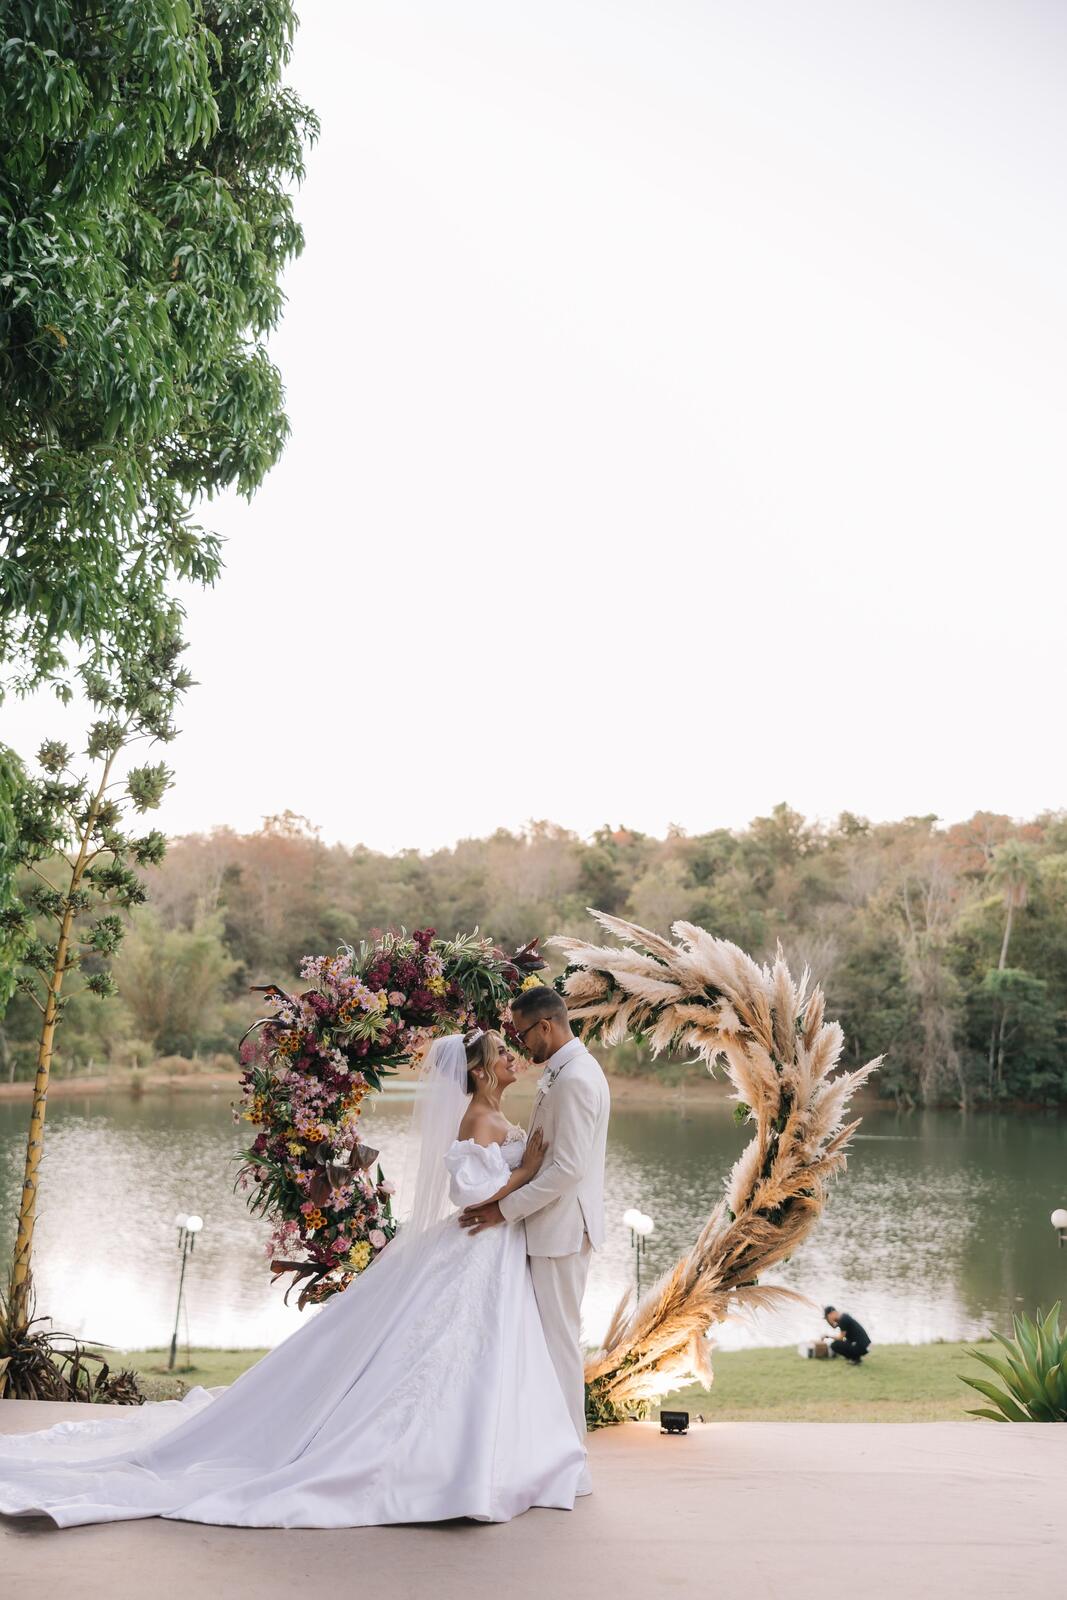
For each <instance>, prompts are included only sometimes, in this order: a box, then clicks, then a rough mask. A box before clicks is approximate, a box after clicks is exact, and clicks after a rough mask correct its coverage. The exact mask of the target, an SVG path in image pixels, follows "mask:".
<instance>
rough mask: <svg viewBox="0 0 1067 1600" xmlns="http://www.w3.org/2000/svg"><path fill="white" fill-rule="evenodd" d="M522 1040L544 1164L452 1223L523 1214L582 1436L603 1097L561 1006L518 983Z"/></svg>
mask: <svg viewBox="0 0 1067 1600" xmlns="http://www.w3.org/2000/svg"><path fill="white" fill-rule="evenodd" d="M511 1017H512V1021H513V1023H514V1025H515V1030H516V1032H517V1033H518V1036H519V1040H520V1043H521V1044H522V1048H523V1049H524V1050H525V1052H526V1054H527V1055H528V1056H529V1057H530V1058H531V1060H533V1061H535V1062H536V1063H537V1065H538V1066H542V1065H543V1066H544V1069H545V1070H544V1072H543V1073H542V1075H541V1079H540V1082H539V1083H538V1093H537V1099H536V1100H535V1101H534V1108H533V1114H532V1116H531V1117H530V1127H529V1130H528V1131H529V1132H530V1133H533V1131H534V1129H535V1128H540V1129H541V1131H542V1133H543V1134H544V1136H545V1142H546V1143H547V1145H548V1158H547V1160H546V1161H545V1164H544V1166H543V1167H542V1168H541V1170H540V1172H539V1173H538V1174H537V1176H536V1178H533V1179H532V1180H531V1181H530V1182H529V1183H527V1184H524V1185H523V1186H522V1188H521V1189H514V1190H512V1192H511V1194H509V1195H505V1197H504V1199H503V1200H500V1201H496V1200H492V1201H490V1202H489V1203H488V1204H486V1205H481V1206H468V1207H467V1209H466V1210H465V1211H464V1212H462V1213H461V1215H460V1219H459V1220H460V1222H461V1223H462V1225H463V1226H464V1227H465V1228H469V1229H470V1230H471V1232H472V1233H480V1232H481V1230H482V1229H483V1228H492V1227H495V1226H496V1224H497V1223H499V1222H520V1221H521V1222H524V1223H525V1225H526V1253H527V1255H528V1256H529V1258H530V1274H531V1276H532V1278H533V1286H534V1294H535V1295H536V1297H537V1309H538V1311H539V1312H540V1314H541V1321H542V1323H543V1324H544V1330H545V1338H546V1340H547V1342H548V1348H549V1351H550V1352H551V1355H552V1360H553V1363H554V1364H555V1368H556V1372H557V1374H558V1375H559V1381H560V1384H561V1386H562V1389H563V1393H564V1396H565V1398H566V1401H567V1406H568V1409H569V1410H570V1413H571V1416H572V1417H573V1419H574V1426H575V1427H576V1428H577V1430H578V1436H579V1438H580V1439H581V1440H582V1442H583V1444H584V1442H585V1379H584V1375H583V1362H582V1345H581V1313H582V1295H583V1294H584V1293H585V1280H586V1278H587V1277H588V1275H589V1255H590V1252H591V1251H592V1250H599V1248H600V1246H601V1245H602V1244H603V1242H604V1150H605V1146H606V1144H607V1134H608V1115H609V1112H610V1110H611V1097H610V1095H609V1093H608V1080H607V1079H606V1078H605V1076H604V1074H603V1072H602V1071H601V1068H600V1064H599V1062H597V1061H596V1060H595V1059H594V1058H593V1056H591V1055H590V1054H589V1051H588V1050H587V1049H586V1048H585V1045H584V1044H583V1043H582V1041H581V1040H580V1039H576V1038H575V1037H574V1035H573V1034H572V1032H571V1025H570V1022H569V1021H568V1019H567V1005H566V1001H565V1000H564V999H563V997H562V995H559V994H557V993H556V991H555V990H554V989H548V988H543V987H539V988H536V989H525V990H523V992H522V993H521V994H519V995H517V996H516V997H515V999H514V1000H513V1001H512V1003H511Z"/></svg>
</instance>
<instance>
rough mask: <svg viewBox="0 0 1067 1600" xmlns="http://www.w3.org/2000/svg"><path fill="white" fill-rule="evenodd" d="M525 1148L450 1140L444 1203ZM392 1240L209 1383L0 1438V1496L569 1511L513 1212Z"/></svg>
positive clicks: (547, 1370)
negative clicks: (292, 1328)
mask: <svg viewBox="0 0 1067 1600" xmlns="http://www.w3.org/2000/svg"><path fill="white" fill-rule="evenodd" d="M522 1149H523V1141H522V1140H521V1138H519V1139H515V1138H509V1139H508V1140H507V1141H506V1142H505V1143H504V1144H503V1145H500V1144H493V1145H489V1146H482V1145H478V1144H475V1143H474V1142H473V1141H471V1140H462V1141H459V1140H457V1141H456V1142H455V1143H454V1144H453V1146H452V1148H451V1149H450V1150H449V1152H448V1154H447V1156H446V1157H445V1161H446V1165H447V1167H448V1170H449V1173H450V1176H451V1185H450V1194H451V1199H452V1201H453V1202H454V1203H455V1204H456V1205H460V1206H462V1205H466V1204H470V1203H476V1202H477V1201H479V1200H482V1199H486V1198H488V1197H489V1195H491V1194H493V1193H495V1192H496V1191H497V1190H498V1189H499V1188H500V1187H501V1185H502V1184H503V1183H504V1182H505V1181H506V1179H507V1176H508V1172H509V1171H510V1170H513V1169H514V1167H515V1166H517V1165H518V1162H519V1160H520V1159H521V1155H522ZM400 1245H401V1241H400V1240H399V1239H398V1240H397V1241H396V1242H395V1243H394V1244H392V1245H390V1246H389V1247H388V1248H387V1249H386V1250H385V1251H383V1253H382V1254H381V1256H380V1257H378V1259H377V1260H376V1261H375V1262H374V1263H373V1265H372V1266H371V1267H369V1268H368V1269H367V1271H366V1272H365V1273H364V1274H363V1275H362V1276H360V1277H359V1278H356V1279H355V1280H354V1281H353V1282H352V1283H351V1284H350V1285H349V1287H348V1289H346V1290H345V1292H344V1293H343V1294H339V1295H335V1296H334V1297H333V1298H332V1299H331V1300H329V1301H327V1302H326V1304H325V1305H324V1306H323V1307H322V1308H321V1309H320V1310H319V1311H318V1312H317V1313H315V1315H314V1316H313V1317H312V1318H311V1319H310V1320H309V1321H308V1322H307V1323H305V1324H303V1325H302V1326H301V1327H299V1328H298V1329H297V1330H296V1332H295V1333H293V1334H291V1335H290V1336H289V1337H288V1338H287V1339H285V1340H284V1341H283V1342H282V1343H281V1344H280V1345H278V1346H277V1347H276V1348H275V1349H274V1350H272V1351H271V1352H270V1353H269V1354H268V1355H266V1356H264V1357H263V1359H262V1360H261V1361H259V1362H257V1363H256V1365H255V1366H254V1367H251V1368H250V1369H249V1370H248V1371H247V1372H245V1373H243V1374H242V1376H241V1377H240V1378H238V1380H237V1381H236V1383H234V1384H231V1385H230V1387H229V1388H228V1389H225V1390H223V1391H222V1392H221V1393H220V1394H219V1395H218V1396H217V1397H213V1396H212V1395H210V1394H209V1393H208V1392H207V1390H205V1389H194V1390H192V1391H191V1392H190V1393H189V1394H188V1395H187V1396H186V1397H185V1398H184V1400H181V1401H164V1402H161V1403H156V1404H148V1405H145V1406H142V1407H138V1408H136V1409H130V1410H128V1411H123V1412H122V1413H121V1415H118V1416H111V1417H108V1418H106V1419H92V1420H86V1421H84V1422H82V1421H78V1422H63V1423H58V1424H57V1425H56V1426H54V1427H52V1428H49V1429H46V1430H44V1431H43V1432H40V1433H32V1434H24V1435H21V1436H19V1435H13V1436H8V1437H5V1438H3V1439H0V1512H4V1513H7V1514H9V1515H11V1514H14V1515H29V1514H44V1515H46V1516H48V1517H50V1518H51V1519H52V1521H53V1522H55V1523H56V1524H58V1525H59V1526H60V1527H70V1526H72V1525H75V1524H78V1523H86V1522H107V1521H117V1520H121V1519H124V1518H131V1517H152V1516H161V1517H170V1518H174V1519H178V1520H182V1521H188V1522H205V1523H226V1524H234V1525H237V1526H242V1527H282V1528H339V1527H358V1526H366V1525H370V1524H379V1523H394V1522H426V1521H436V1520H439V1519H442V1518H448V1517H461V1516H465V1517H473V1518H476V1519H478V1520H481V1521H490V1522H503V1521H507V1520H508V1519H509V1518H511V1517H513V1516H516V1515H518V1514H519V1513H520V1512H523V1511H526V1510H527V1509H528V1508H529V1507H531V1506H556V1507H560V1508H564V1509H568V1510H569V1509H571V1508H572V1507H573V1505H574V1499H575V1493H576V1490H577V1488H578V1485H579V1480H580V1478H581V1476H582V1474H583V1468H584V1462H585V1449H584V1447H583V1445H582V1443H581V1442H580V1441H579V1439H578V1437H577V1435H576V1433H575V1430H574V1425H573V1423H572V1421H571V1418H570V1416H569V1413H568V1410H567V1406H566V1402H565V1400H564V1397H563V1394H562V1391H561V1389H560V1386H559V1381H558V1379H557V1377H556V1373H555V1370H554V1368H553V1365H552V1361H551V1358H550V1356H549V1353H548V1348H547V1346H546V1344H545V1338H544V1334H543V1332H542V1329H541V1324H540V1321H539V1319H538V1315H537V1306H536V1301H535V1299H534V1293H533V1287H532V1284H531V1281H530V1274H529V1267H528V1263H527V1259H526V1251H525V1242H524V1239H523V1233H522V1229H521V1228H512V1227H496V1228H490V1229H488V1230H486V1232H484V1233H481V1234H479V1235H477V1236H476V1237H473V1238H472V1237H471V1236H469V1235H468V1234H466V1233H464V1232H463V1230H462V1229H461V1228H460V1227H459V1224H458V1221H457V1219H456V1217H455V1216H454V1215H453V1216H451V1217H449V1218H447V1219H446V1220H445V1221H444V1222H441V1223H439V1224H437V1226H436V1227H434V1228H433V1229H431V1230H430V1231H429V1232H428V1233H427V1234H425V1235H424V1236H423V1237H421V1238H420V1239H419V1240H417V1241H416V1242H415V1243H414V1244H413V1245H412V1247H411V1248H410V1249H409V1250H405V1249H402V1248H400Z"/></svg>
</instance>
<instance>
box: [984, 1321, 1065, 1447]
mask: <svg viewBox="0 0 1067 1600" xmlns="http://www.w3.org/2000/svg"><path fill="white" fill-rule="evenodd" d="M1012 1321H1013V1323H1014V1327H1015V1337H1014V1339H1006V1338H1005V1337H1004V1335H1003V1334H1001V1333H994V1334H993V1338H994V1339H995V1340H996V1341H997V1343H998V1344H999V1345H1001V1346H1002V1347H1003V1350H1004V1355H1005V1358H1004V1360H1000V1359H999V1358H998V1357H997V1356H987V1355H986V1354H985V1353H984V1351H981V1350H971V1351H970V1352H969V1354H970V1355H972V1356H973V1357H974V1358H975V1360H976V1361H981V1362H982V1363H983V1365H984V1366H987V1367H989V1368H990V1370H991V1371H993V1372H995V1373H996V1375H997V1377H998V1378H1000V1380H1001V1382H1002V1383H1003V1384H1004V1388H1003V1389H1000V1388H998V1387H997V1385H996V1384H995V1383H990V1382H989V1380H988V1379H986V1378H968V1377H965V1376H964V1375H963V1374H962V1373H961V1374H960V1376H961V1377H962V1378H963V1381H964V1383H966V1384H969V1385H970V1387H971V1388H972V1389H977V1391H978V1393H979V1394H983V1395H985V1397H986V1399H987V1400H992V1402H993V1404H994V1405H995V1406H996V1407H997V1409H996V1411H991V1410H989V1408H988V1407H985V1406H983V1407H981V1408H980V1409H977V1410H974V1411H972V1412H971V1416H973V1417H988V1418H989V1420H990V1421H991V1422H1067V1328H1065V1329H1063V1330H1062V1331H1061V1329H1060V1302H1059V1301H1057V1302H1056V1304H1055V1305H1054V1306H1053V1308H1052V1310H1051V1311H1050V1312H1049V1314H1048V1316H1047V1317H1045V1318H1044V1319H1042V1314H1041V1312H1040V1311H1038V1313H1037V1319H1036V1321H1031V1320H1030V1318H1029V1317H1020V1316H1016V1317H1013V1318H1012ZM990 1331H991V1332H992V1330H990Z"/></svg>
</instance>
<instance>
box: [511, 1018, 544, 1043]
mask: <svg viewBox="0 0 1067 1600" xmlns="http://www.w3.org/2000/svg"><path fill="white" fill-rule="evenodd" d="M544 1020H545V1019H544V1017H538V1019H537V1022H531V1023H530V1026H529V1027H528V1028H516V1029H515V1037H516V1039H518V1041H519V1043H520V1044H521V1045H525V1044H526V1035H527V1034H528V1033H532V1032H533V1030H534V1029H535V1028H536V1027H537V1026H538V1023H541V1022H543V1021H544Z"/></svg>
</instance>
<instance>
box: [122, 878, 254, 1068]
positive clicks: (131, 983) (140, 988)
mask: <svg viewBox="0 0 1067 1600" xmlns="http://www.w3.org/2000/svg"><path fill="white" fill-rule="evenodd" d="M221 935H222V918H221V917H219V916H217V915H216V916H214V917H210V918H205V919H203V920H202V921H200V922H198V923H197V924H196V926H195V927H192V928H165V927H164V926H163V925H162V923H161V921H160V919H159V917H158V915H157V914H156V913H155V912H154V911H153V910H151V909H150V908H147V907H146V908H145V910H144V911H142V912H141V913H140V914H139V915H138V916H137V917H136V918H135V920H134V923H133V927H132V928H131V930H130V933H129V935H128V936H127V938H126V939H125V941H124V943H123V947H122V951H121V953H120V955H119V957H118V959H117V961H116V963H115V977H116V979H117V981H118V985H119V989H120V992H121V994H122V996H123V1001H124V1004H125V1006H126V1009H127V1010H128V1012H129V1013H130V1016H131V1017H132V1019H133V1024H134V1029H135V1032H136V1035H137V1037H138V1038H139V1039H144V1040H146V1041H147V1043H149V1044H150V1045H152V1046H153V1048H154V1049H155V1050H157V1051H158V1052H159V1053H160V1054H161V1055H191V1054H193V1052H195V1051H196V1050H198V1049H200V1048H201V1046H202V1045H204V1044H205V1043H208V1044H213V1043H215V1042H216V1040H217V1036H218V1033H219V1030H220V1027H221V1020H222V1019H221V1013H222V1003H223V1000H224V998H225V993H226V988H227V985H228V984H229V981H230V979H231V977H232V976H233V973H234V972H235V971H236V969H237V967H238V966H239V963H238V962H237V961H235V960H234V959H233V958H232V956H230V955H229V954H228V952H227V950H226V946H225V945H224V944H223V942H222V937H221Z"/></svg>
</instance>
